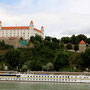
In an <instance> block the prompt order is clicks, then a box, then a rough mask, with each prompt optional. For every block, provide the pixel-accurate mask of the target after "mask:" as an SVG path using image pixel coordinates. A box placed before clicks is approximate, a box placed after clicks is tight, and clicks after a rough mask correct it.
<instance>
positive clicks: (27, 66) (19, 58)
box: [0, 34, 90, 71]
mask: <svg viewBox="0 0 90 90" xmlns="http://www.w3.org/2000/svg"><path fill="white" fill-rule="evenodd" d="M82 39H83V40H85V41H87V42H89V38H88V39H87V37H86V36H84V35H81V34H80V35H78V36H75V35H73V36H72V37H63V38H62V39H61V41H60V40H59V39H57V38H52V37H49V36H47V37H45V39H42V38H41V36H38V35H36V36H35V37H31V38H30V42H31V43H33V45H34V47H32V48H30V47H27V48H18V49H12V50H11V48H13V47H12V46H10V45H5V43H4V41H2V42H0V48H3V49H6V48H7V49H10V50H8V52H6V54H5V55H2V56H0V68H1V69H2V70H3V64H4V65H7V66H8V67H9V70H19V71H27V70H32V71H42V70H44V71H84V70H85V69H86V68H90V66H89V65H90V55H89V54H90V49H88V50H86V52H85V53H77V52H67V51H65V47H64V46H65V45H64V44H67V46H66V47H67V49H72V44H75V47H74V49H75V51H77V50H78V49H79V48H78V44H79V41H80V40H82ZM86 39H87V40H86ZM75 68H76V69H75Z"/></svg>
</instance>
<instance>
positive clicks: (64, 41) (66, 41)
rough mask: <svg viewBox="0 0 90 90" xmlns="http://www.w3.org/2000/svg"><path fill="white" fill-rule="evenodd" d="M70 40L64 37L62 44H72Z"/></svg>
mask: <svg viewBox="0 0 90 90" xmlns="http://www.w3.org/2000/svg"><path fill="white" fill-rule="evenodd" d="M70 40H71V39H70V38H69V37H62V38H61V42H63V43H64V44H67V43H70Z"/></svg>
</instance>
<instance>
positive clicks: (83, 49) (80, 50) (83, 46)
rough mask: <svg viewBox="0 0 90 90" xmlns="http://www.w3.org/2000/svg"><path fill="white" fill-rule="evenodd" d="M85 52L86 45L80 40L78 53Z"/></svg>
mask: <svg viewBox="0 0 90 90" xmlns="http://www.w3.org/2000/svg"><path fill="white" fill-rule="evenodd" d="M85 50H86V43H85V42H84V41H83V40H82V41H81V42H80V43H79V52H85Z"/></svg>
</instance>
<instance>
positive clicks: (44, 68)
mask: <svg viewBox="0 0 90 90" xmlns="http://www.w3.org/2000/svg"><path fill="white" fill-rule="evenodd" d="M42 69H43V70H45V71H52V70H53V69H54V65H53V64H52V63H47V64H46V65H44V66H42Z"/></svg>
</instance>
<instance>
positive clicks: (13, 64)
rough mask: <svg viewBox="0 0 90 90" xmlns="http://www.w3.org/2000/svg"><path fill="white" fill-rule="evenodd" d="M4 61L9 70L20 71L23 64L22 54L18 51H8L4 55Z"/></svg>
mask: <svg viewBox="0 0 90 90" xmlns="http://www.w3.org/2000/svg"><path fill="white" fill-rule="evenodd" d="M5 59H6V62H7V64H8V65H9V69H11V70H15V69H17V68H18V70H20V68H21V67H22V64H23V63H24V54H23V53H22V52H21V51H20V50H18V49H16V50H15V49H13V50H9V51H8V52H7V53H6V54H5Z"/></svg>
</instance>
